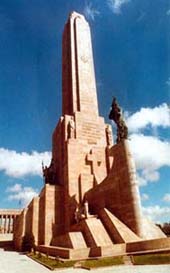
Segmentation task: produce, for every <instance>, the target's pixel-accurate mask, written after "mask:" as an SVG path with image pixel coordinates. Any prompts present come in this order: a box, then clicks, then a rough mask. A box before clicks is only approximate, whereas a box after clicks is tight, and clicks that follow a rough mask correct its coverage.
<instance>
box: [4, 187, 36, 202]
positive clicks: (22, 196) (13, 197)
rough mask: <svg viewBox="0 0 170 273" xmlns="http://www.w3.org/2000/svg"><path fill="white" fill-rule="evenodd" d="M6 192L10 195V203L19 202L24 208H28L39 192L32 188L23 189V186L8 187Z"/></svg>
mask: <svg viewBox="0 0 170 273" xmlns="http://www.w3.org/2000/svg"><path fill="white" fill-rule="evenodd" d="M6 192H8V193H9V196H8V200H9V201H18V202H19V203H20V204H21V205H22V207H25V206H27V205H28V204H29V203H30V201H31V200H32V198H33V197H35V196H37V195H38V191H37V190H35V189H33V188H32V187H23V186H22V185H21V184H15V185H14V186H12V187H8V188H7V190H6Z"/></svg>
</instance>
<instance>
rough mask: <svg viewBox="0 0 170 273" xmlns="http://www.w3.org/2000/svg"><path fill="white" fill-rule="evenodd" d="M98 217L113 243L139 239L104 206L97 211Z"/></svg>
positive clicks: (139, 239)
mask: <svg viewBox="0 0 170 273" xmlns="http://www.w3.org/2000/svg"><path fill="white" fill-rule="evenodd" d="M99 218H100V219H101V221H102V223H103V225H104V226H105V228H106V230H107V232H108V234H109V235H110V237H111V238H112V241H113V242H114V243H116V244H117V243H127V242H136V241H141V238H139V237H138V236H137V235H136V234H135V233H134V232H133V231H132V230H130V229H129V228H128V227H127V226H126V225H125V224H124V223H122V222H121V221H120V220H119V219H118V218H117V217H115V216H114V215H113V214H112V213H111V212H110V211H109V210H107V209H106V208H105V209H102V210H100V211H99Z"/></svg>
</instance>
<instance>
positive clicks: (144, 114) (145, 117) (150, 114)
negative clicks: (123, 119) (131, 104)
mask: <svg viewBox="0 0 170 273" xmlns="http://www.w3.org/2000/svg"><path fill="white" fill-rule="evenodd" d="M127 125H128V128H129V131H130V132H137V131H139V130H140V129H144V128H146V127H147V126H148V125H150V126H151V127H153V128H154V127H158V126H161V127H163V128H166V127H170V108H169V107H168V105H167V104H166V103H163V104H161V105H159V106H157V107H155V108H141V109H140V111H138V112H136V113H134V114H133V115H131V116H130V117H128V118H127Z"/></svg>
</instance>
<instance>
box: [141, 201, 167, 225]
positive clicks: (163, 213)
mask: <svg viewBox="0 0 170 273" xmlns="http://www.w3.org/2000/svg"><path fill="white" fill-rule="evenodd" d="M142 210H143V213H144V215H145V216H146V217H147V218H149V219H150V220H152V221H153V222H155V223H160V222H162V223H163V222H166V221H169V215H170V207H160V206H158V205H156V206H149V207H143V208H142Z"/></svg>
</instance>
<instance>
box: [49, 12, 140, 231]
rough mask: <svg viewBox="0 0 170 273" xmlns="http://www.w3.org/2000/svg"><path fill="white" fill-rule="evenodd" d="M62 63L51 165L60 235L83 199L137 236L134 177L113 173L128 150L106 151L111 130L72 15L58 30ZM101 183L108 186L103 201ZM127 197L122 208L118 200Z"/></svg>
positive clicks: (86, 41) (87, 40)
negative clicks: (57, 188)
mask: <svg viewBox="0 0 170 273" xmlns="http://www.w3.org/2000/svg"><path fill="white" fill-rule="evenodd" d="M62 60H63V62H62V87H63V89H62V96H63V97H62V119H61V121H60V123H59V124H58V126H57V128H56V131H55V132H54V136H53V160H54V166H55V169H56V173H57V174H58V181H60V182H59V183H60V184H63V187H64V205H63V207H62V209H63V211H64V215H65V216H64V223H63V226H64V227H65V229H66V231H68V230H69V229H70V226H71V225H72V224H74V221H75V211H76V209H77V208H78V207H81V206H83V203H84V201H85V199H86V198H87V199H88V201H89V207H90V209H91V211H92V212H94V213H98V208H102V207H104V206H105V205H106V206H109V207H110V209H111V210H112V211H113V213H116V215H119V216H120V218H121V220H123V221H124V222H125V223H126V224H128V225H129V227H130V228H132V229H133V231H134V232H136V233H137V234H139V233H140V232H139V225H140V217H141V208H140V199H139V193H138V187H137V184H136V183H134V179H135V178H134V177H132V175H131V178H130V177H129V173H130V172H131V170H128V169H126V168H124V167H123V166H119V165H118V169H117V170H115V166H116V165H115V164H117V163H116V162H117V160H118V161H119V159H118V158H117V157H118V156H119V154H120V157H123V160H122V162H123V164H126V161H127V160H129V161H130V157H129V158H128V157H126V154H127V149H128V148H127V147H128V145H127V144H125V145H124V144H122V146H121V145H120V148H119V147H118V148H117V149H116V148H115V149H111V147H112V145H113V138H112V132H111V128H110V126H109V125H108V124H105V122H104V119H103V118H102V117H100V116H99V114H98V103H97V94H96V80H95V73H94V64H93V53H92V45H91V34H90V28H89V24H88V23H87V21H86V20H85V18H84V16H83V15H80V14H78V13H76V12H73V13H72V14H71V15H70V16H69V19H68V21H67V23H66V25H65V28H64V33H63V52H62ZM61 147H62V148H61ZM112 150H115V156H114V155H113V154H112V153H113V152H112ZM113 158H114V162H115V163H114V165H113V166H112V164H113ZM126 165H128V164H126ZM128 166H129V165H128ZM121 168H122V169H123V171H120V169H121ZM130 168H131V167H130ZM113 169H114V173H113V175H112V177H111V173H112V172H113V171H112V170H113ZM110 177H111V178H110ZM107 178H108V179H107ZM120 179H121V181H119V180H120ZM106 180H108V181H109V182H106ZM103 181H105V182H104V183H108V184H109V183H110V184H111V186H108V187H112V191H110V192H109V194H110V193H111V197H110V198H109V199H108V200H107V201H106V200H105V199H107V197H106V196H107V191H105V190H104V188H105V186H102V185H101V184H102V182H103ZM121 185H122V186H123V188H122V190H121V191H120V188H121V187H122V186H121ZM99 188H103V190H102V192H103V193H102V195H101V196H100V195H99V196H98V189H99ZM88 191H90V192H89V193H88ZM99 191H100V190H99ZM93 196H95V197H96V198H95V200H93ZM127 196H128V198H126V199H127V200H128V204H126V201H124V200H123V198H125V197H127ZM112 198H113V200H114V202H113V200H112ZM107 203H109V205H107Z"/></svg>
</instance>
